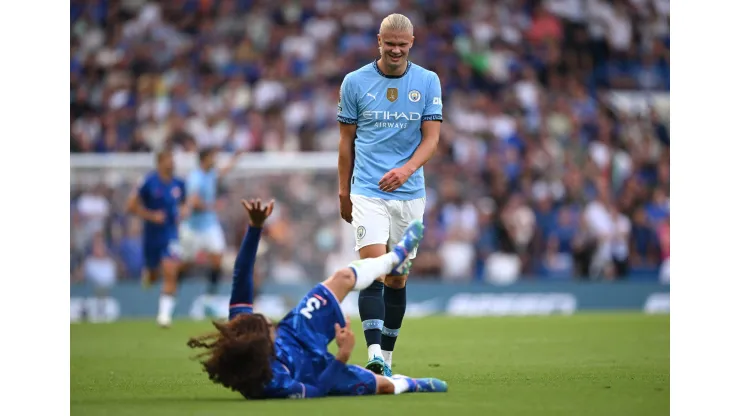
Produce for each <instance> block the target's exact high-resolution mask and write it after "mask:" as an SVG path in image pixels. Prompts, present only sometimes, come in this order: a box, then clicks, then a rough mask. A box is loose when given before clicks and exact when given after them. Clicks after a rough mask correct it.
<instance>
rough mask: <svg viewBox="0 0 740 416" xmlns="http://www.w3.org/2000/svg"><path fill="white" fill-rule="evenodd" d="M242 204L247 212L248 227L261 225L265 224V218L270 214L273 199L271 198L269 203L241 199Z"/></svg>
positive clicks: (273, 202) (273, 205)
mask: <svg viewBox="0 0 740 416" xmlns="http://www.w3.org/2000/svg"><path fill="white" fill-rule="evenodd" d="M242 206H243V207H244V209H245V210H246V211H247V214H249V226H250V227H262V226H263V225H264V224H265V220H267V218H268V217H269V216H270V214H272V209H273V208H274V207H275V200H274V199H273V200H271V201H270V202H269V203H267V204H265V205H263V204H262V200H260V199H259V198H257V199H250V200H249V201H247V200H244V199H242Z"/></svg>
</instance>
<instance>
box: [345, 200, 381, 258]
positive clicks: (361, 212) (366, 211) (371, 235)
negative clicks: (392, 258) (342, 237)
mask: <svg viewBox="0 0 740 416" xmlns="http://www.w3.org/2000/svg"><path fill="white" fill-rule="evenodd" d="M350 198H351V199H352V226H353V227H354V228H355V250H357V251H359V250H360V249H362V248H363V247H367V246H371V245H376V244H381V245H383V246H385V245H386V244H388V238H389V237H390V225H391V222H390V221H391V218H390V213H389V212H388V209H387V206H386V201H384V200H382V199H380V198H368V197H366V196H362V195H350ZM383 253H384V252H383ZM383 253H381V254H383Z"/></svg>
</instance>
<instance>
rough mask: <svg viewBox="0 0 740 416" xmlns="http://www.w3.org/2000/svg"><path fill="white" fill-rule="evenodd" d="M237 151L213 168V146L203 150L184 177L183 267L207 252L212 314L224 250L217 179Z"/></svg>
mask: <svg viewBox="0 0 740 416" xmlns="http://www.w3.org/2000/svg"><path fill="white" fill-rule="evenodd" d="M242 153H243V152H237V153H235V154H234V156H233V157H232V158H231V159H230V161H229V162H228V163H227V164H226V165H225V166H223V167H221V168H217V167H216V156H217V155H218V151H217V150H216V149H215V148H205V149H202V150H201V151H200V153H199V156H198V159H199V160H198V167H197V168H196V169H194V170H193V171H192V172H190V175H189V176H188V179H187V192H188V209H189V212H190V216H189V217H188V218H187V219H186V220H185V221H184V222H183V223H182V225H181V226H180V243H181V246H182V261H183V262H184V265H183V266H184V267H183V271H184V269H186V268H187V267H188V266H190V265H191V263H192V262H193V261H194V260H195V257H196V255H197V254H198V253H199V252H201V251H203V252H205V253H207V254H208V265H209V268H210V270H209V274H208V283H209V284H208V289H207V295H208V297H207V300H206V311H207V312H208V314H209V315H212V314H213V312H212V311H213V308H214V306H213V296H214V295H215V294H216V291H217V289H218V282H219V280H220V278H221V261H222V259H223V254H224V250H225V249H226V239H225V238H224V232H223V230H222V228H221V223H220V222H219V219H218V214H217V213H216V207H215V205H216V199H217V196H218V195H217V194H218V181H219V180H220V179H221V178H222V177H223V176H224V175H226V174H228V173H229V172H230V171H231V170H232V169H233V168H234V166H235V164H236V162H237V160H238V157H239V156H240V155H241V154H242Z"/></svg>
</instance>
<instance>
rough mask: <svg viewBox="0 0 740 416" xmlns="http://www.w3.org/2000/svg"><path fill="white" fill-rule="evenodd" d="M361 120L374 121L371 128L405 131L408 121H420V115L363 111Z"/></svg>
mask: <svg viewBox="0 0 740 416" xmlns="http://www.w3.org/2000/svg"><path fill="white" fill-rule="evenodd" d="M362 118H363V119H366V120H367V119H369V120H374V121H375V124H374V125H373V127H385V128H396V129H405V128H406V127H408V124H409V121H419V120H421V113H415V112H408V113H404V112H399V111H363V112H362Z"/></svg>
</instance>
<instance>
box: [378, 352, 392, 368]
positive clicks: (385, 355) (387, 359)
mask: <svg viewBox="0 0 740 416" xmlns="http://www.w3.org/2000/svg"><path fill="white" fill-rule="evenodd" d="M381 353H383V361H385V363H386V364H388V368H390V367H391V362H392V361H393V351H386V350H382V351H381Z"/></svg>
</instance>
